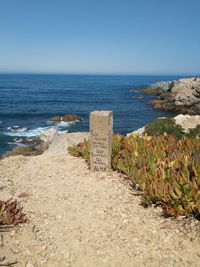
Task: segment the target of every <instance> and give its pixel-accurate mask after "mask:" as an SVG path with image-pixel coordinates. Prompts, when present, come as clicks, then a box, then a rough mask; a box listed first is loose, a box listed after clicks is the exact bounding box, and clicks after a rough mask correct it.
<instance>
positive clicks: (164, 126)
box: [144, 118, 200, 140]
mask: <svg viewBox="0 0 200 267" xmlns="http://www.w3.org/2000/svg"><path fill="white" fill-rule="evenodd" d="M144 134H147V135H149V136H160V135H165V134H166V135H172V136H174V137H175V138H176V139H177V140H179V139H181V138H183V137H185V136H187V137H200V125H197V126H196V128H194V129H190V130H189V133H184V130H183V128H182V127H181V126H180V125H177V124H176V123H175V120H174V119H173V118H160V119H156V120H155V121H153V122H151V123H149V124H148V125H146V126H145V131H144Z"/></svg>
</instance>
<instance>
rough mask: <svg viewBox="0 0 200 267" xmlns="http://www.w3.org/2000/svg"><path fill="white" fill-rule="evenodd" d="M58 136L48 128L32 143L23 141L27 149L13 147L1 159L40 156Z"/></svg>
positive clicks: (53, 130)
mask: <svg viewBox="0 0 200 267" xmlns="http://www.w3.org/2000/svg"><path fill="white" fill-rule="evenodd" d="M57 135H58V132H57V131H56V130H55V129H53V128H50V129H49V130H48V131H46V132H45V133H43V134H41V135H40V137H39V138H35V139H33V140H32V141H30V142H29V141H24V142H25V143H27V145H30V146H27V147H18V146H17V147H15V148H14V149H13V150H11V151H8V152H7V153H6V154H4V155H3V156H2V158H7V157H10V156H17V155H23V156H37V155H40V154H42V153H43V152H44V151H45V150H47V149H48V148H49V146H50V144H51V143H52V142H53V140H54V139H55V137H56V136H57Z"/></svg>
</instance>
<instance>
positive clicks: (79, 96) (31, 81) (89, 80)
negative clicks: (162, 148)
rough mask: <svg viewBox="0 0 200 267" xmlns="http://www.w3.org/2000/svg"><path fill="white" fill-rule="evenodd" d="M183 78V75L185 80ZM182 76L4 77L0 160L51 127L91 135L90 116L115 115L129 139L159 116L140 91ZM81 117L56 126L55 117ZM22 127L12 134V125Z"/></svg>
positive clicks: (1, 81)
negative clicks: (99, 113)
mask: <svg viewBox="0 0 200 267" xmlns="http://www.w3.org/2000/svg"><path fill="white" fill-rule="evenodd" d="M184 77H185V76H184ZM178 78H182V76H166V75H165V76H141V75H140V76H135V75H128V76H125V75H64V74H63V75H61V74H60V75H59V74H55V75H53V74H0V155H2V154H4V153H5V152H6V151H9V150H11V149H13V148H14V147H15V146H16V145H18V146H20V145H22V144H21V140H22V139H24V138H25V139H31V138H34V137H37V136H39V135H40V134H41V133H43V132H44V131H47V130H48V129H49V128H51V127H53V128H55V129H57V130H58V132H60V133H64V132H81V131H89V114H90V112H91V111H94V110H112V111H113V114H114V132H116V133H121V134H126V133H129V132H131V131H134V130H136V129H138V128H140V127H142V126H144V125H145V124H147V123H149V122H151V121H153V120H155V119H156V118H158V117H164V116H165V117H169V116H173V114H170V113H167V112H161V111H156V110H154V109H152V108H151V106H150V105H149V102H150V101H151V100H152V99H153V98H154V96H152V95H146V94H143V93H141V92H138V91H137V90H138V89H140V88H144V87H146V86H149V85H151V84H154V83H156V82H159V81H170V80H175V79H178ZM65 114H77V115H79V116H80V117H81V119H82V120H81V121H80V122H73V123H64V122H62V123H58V124H55V123H53V122H52V121H51V120H50V118H51V117H52V116H54V115H65ZM16 125H17V126H20V127H22V128H21V130H19V131H13V130H12V128H11V127H12V126H16Z"/></svg>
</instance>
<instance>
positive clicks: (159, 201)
mask: <svg viewBox="0 0 200 267" xmlns="http://www.w3.org/2000/svg"><path fill="white" fill-rule="evenodd" d="M69 152H70V154H71V155H74V156H81V157H83V158H85V159H86V160H87V162H88V163H89V141H85V142H83V143H81V144H79V145H78V146H73V147H71V148H69ZM112 167H113V169H114V170H117V171H119V172H122V173H124V174H126V175H127V176H128V177H129V178H130V179H131V181H132V182H133V183H135V184H139V186H140V188H141V189H142V191H143V195H142V204H143V205H144V206H145V207H147V206H149V205H151V204H155V205H161V206H162V208H163V213H164V215H165V216H174V217H177V216H178V215H186V216H189V215H194V216H200V141H199V139H197V138H189V137H186V136H185V137H183V138H182V139H180V140H177V139H176V138H175V137H174V136H171V135H163V136H152V137H151V136H144V137H139V136H130V137H125V136H121V135H114V136H113V148H112Z"/></svg>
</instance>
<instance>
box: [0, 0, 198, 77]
mask: <svg viewBox="0 0 200 267" xmlns="http://www.w3.org/2000/svg"><path fill="white" fill-rule="evenodd" d="M199 12H200V0H0V72H37V73H39V72H47V73H48V72H53V73H54V72H55V73H63V72H64V73H112V74H113V73H122V74H126V73H127V74H169V73H170V74H171V73H183V74H186V73H187V74H189V73H195V74H198V73H200V13H199Z"/></svg>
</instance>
